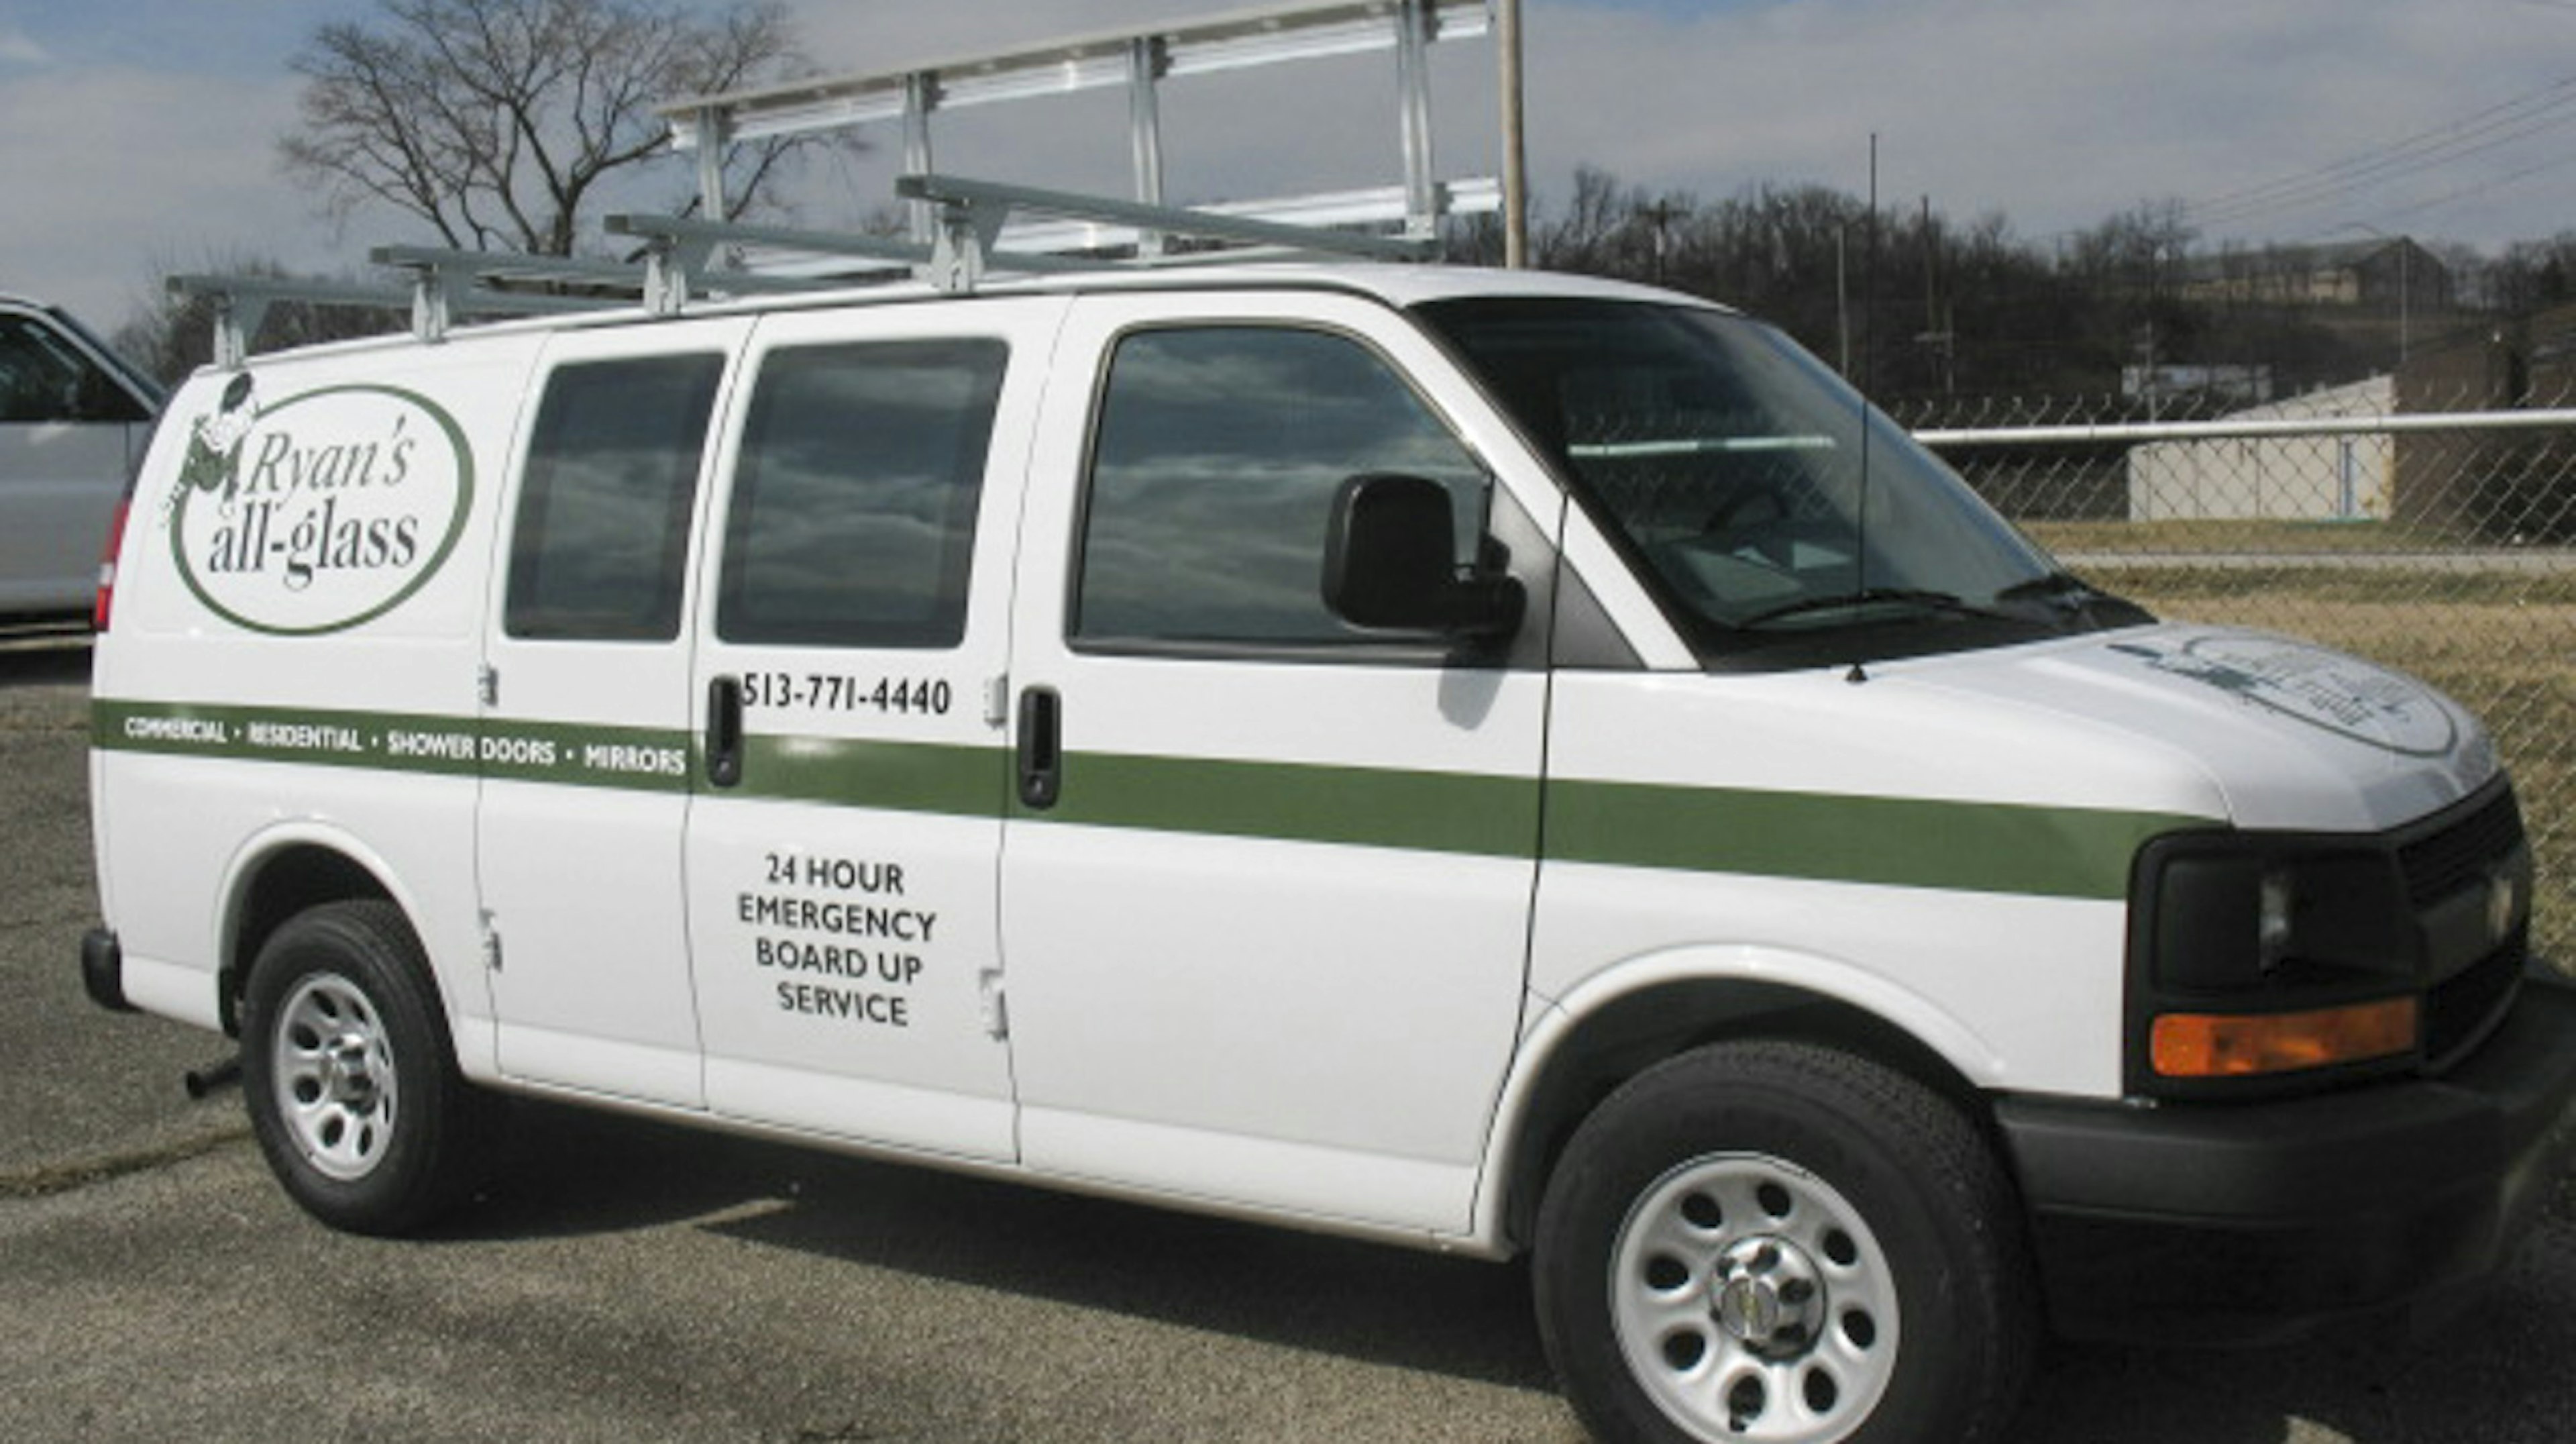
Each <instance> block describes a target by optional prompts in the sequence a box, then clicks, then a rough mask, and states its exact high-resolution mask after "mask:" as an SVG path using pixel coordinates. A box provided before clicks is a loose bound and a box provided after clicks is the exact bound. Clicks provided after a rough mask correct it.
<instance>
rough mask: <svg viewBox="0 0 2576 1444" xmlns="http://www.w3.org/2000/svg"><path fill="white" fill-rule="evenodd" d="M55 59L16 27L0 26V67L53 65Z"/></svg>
mask: <svg viewBox="0 0 2576 1444" xmlns="http://www.w3.org/2000/svg"><path fill="white" fill-rule="evenodd" d="M53 63H54V57H53V56H52V55H51V54H50V53H48V52H47V51H46V49H45V47H43V46H41V45H38V44H37V43H36V42H35V39H34V37H32V36H30V35H28V34H27V32H26V31H24V30H21V29H19V28H18V27H17V26H15V25H5V24H0V65H51V64H53Z"/></svg>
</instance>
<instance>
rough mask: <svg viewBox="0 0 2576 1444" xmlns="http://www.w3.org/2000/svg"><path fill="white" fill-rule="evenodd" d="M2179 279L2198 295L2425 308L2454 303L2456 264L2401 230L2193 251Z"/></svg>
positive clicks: (2189, 293) (2191, 295) (2187, 294)
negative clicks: (2301, 243)
mask: <svg viewBox="0 0 2576 1444" xmlns="http://www.w3.org/2000/svg"><path fill="white" fill-rule="evenodd" d="M2181 284H2182V294H2183V297H2184V298H2185V299H2186V300H2193V301H2234V302H2239V303H2247V304H2272V305H2285V306H2357V307H2370V308H2374V309H2380V310H2389V311H2395V310H2401V309H2402V310H2411V311H2420V312H2431V311H2442V310H2447V309H2449V307H2450V304H2451V268H2450V267H2448V266H2445V265H2443V264H2442V262H2441V259H2440V258H2439V257H2437V256H2435V255H2434V254H2433V253H2432V252H2431V251H2428V250H2426V249H2424V248H2423V247H2422V246H2419V245H2417V244H2415V242H2414V241H2413V240H2411V239H2409V238H2407V237H2404V236H2373V237H2371V238H2369V239H2367V240H2358V241H2337V242H2333V243H2331V244H2324V245H2309V246H2266V247H2264V248H2263V249H2261V250H2256V251H2222V252H2220V253H2219V254H2217V255H2214V256H2195V257H2193V258H2191V259H2190V260H2189V261H2187V262H2185V263H2184V266H2183V273H2182V283H2181Z"/></svg>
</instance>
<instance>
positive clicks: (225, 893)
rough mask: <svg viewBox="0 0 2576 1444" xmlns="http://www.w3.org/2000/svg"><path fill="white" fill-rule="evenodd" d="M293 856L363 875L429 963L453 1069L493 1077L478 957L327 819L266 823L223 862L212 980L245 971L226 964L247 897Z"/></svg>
mask: <svg viewBox="0 0 2576 1444" xmlns="http://www.w3.org/2000/svg"><path fill="white" fill-rule="evenodd" d="M296 848H310V849H314V850H316V851H319V852H323V853H327V854H330V855H332V856H334V857H337V858H339V859H340V860H341V861H343V862H346V863H347V864H349V865H350V866H352V867H354V868H356V869H358V870H359V871H360V872H363V873H365V874H366V875H367V877H368V879H369V880H370V881H372V882H373V883H374V884H375V886H376V888H377V889H378V890H379V891H381V892H382V893H383V894H384V895H385V896H386V897H387V898H389V899H391V900H392V902H393V904H394V906H396V907H398V908H400V909H402V912H403V916H404V917H406V918H409V919H410V920H411V924H412V927H413V929H414V930H415V931H416V932H417V933H418V934H419V936H420V941H421V947H422V949H423V950H424V951H425V952H426V953H427V954H428V955H429V966H430V975H431V976H430V985H431V986H432V987H433V988H434V989H436V990H437V993H438V998H439V1006H440V1008H441V1009H442V1010H443V1011H444V1012H445V1013H446V1015H447V1030H448V1036H449V1038H450V1039H451V1040H452V1042H453V1043H454V1046H455V1048H456V1053H457V1066H458V1067H459V1068H460V1069H461V1070H463V1071H464V1073H465V1074H466V1076H467V1077H469V1078H477V1079H488V1078H491V1077H495V1076H498V1073H499V1067H498V1062H497V1055H496V1053H495V1050H494V1042H493V1023H492V1009H491V1006H490V1004H489V1002H488V999H487V997H486V991H485V990H486V984H485V982H484V980H483V977H482V968H481V964H480V960H479V957H478V956H477V954H475V953H474V952H473V950H472V949H471V948H470V947H469V946H464V945H462V944H460V943H459V942H458V940H457V939H456V938H454V937H450V936H442V933H441V930H440V929H438V928H436V927H434V926H432V925H431V915H430V913H429V912H428V911H427V910H426V909H425V908H424V907H423V905H422V903H421V901H420V899H419V897H418V896H417V895H416V894H415V892H414V890H413V889H412V888H411V887H410V886H409V885H408V884H407V883H405V882H404V881H402V880H401V879H402V877H403V874H402V872H401V870H400V869H397V868H395V867H393V866H392V865H391V864H390V863H388V862H387V861H386V859H385V858H384V856H383V855H382V854H381V853H379V852H378V851H377V850H376V849H375V848H374V847H372V846H370V845H369V844H368V843H367V842H365V841H364V840H363V839H361V838H360V837H358V836H357V835H356V834H355V833H353V832H351V831H349V830H348V829H347V828H345V827H343V826H341V825H339V824H337V823H335V822H332V821H330V820H329V819H327V818H321V817H291V818H284V819H280V820H278V821H276V822H273V823H270V824H268V825H267V826H264V827H261V828H260V829H258V830H257V831H255V832H253V833H251V834H250V835H248V836H247V837H244V838H243V839H242V840H241V842H240V843H239V845H237V846H236V847H235V848H234V849H233V852H232V855H231V856H230V857H228V858H226V859H225V860H224V867H223V882H222V886H221V887H220V888H219V889H218V890H217V892H216V898H217V899H218V902H217V909H218V912H219V914H220V915H219V916H218V917H216V918H215V919H213V926H214V932H213V933H212V936H213V937H214V938H216V939H217V953H218V957H219V962H218V973H217V976H218V977H219V978H224V979H227V980H229V979H231V978H233V977H236V976H238V975H239V974H240V973H241V972H243V971H245V970H247V969H248V968H249V966H250V962H251V960H250V959H249V958H247V957H237V956H234V949H235V947H236V940H237V939H238V937H239V936H240V929H241V927H242V926H243V924H244V923H245V922H246V921H247V920H248V918H247V914H248V910H249V907H250V899H251V893H252V889H253V888H254V886H255V885H256V884H257V882H258V880H259V879H260V877H261V876H262V874H263V872H264V871H265V870H266V869H267V867H268V866H269V865H270V864H271V863H272V862H274V861H275V860H276V859H277V858H278V856H279V855H280V854H282V853H285V852H288V851H290V850H292V849H296ZM449 931H450V932H452V931H453V930H449ZM442 944H444V946H442ZM220 987H221V991H222V993H223V995H224V1003H223V1006H224V1009H225V1014H226V1018H225V1021H226V1023H227V1025H228V1030H229V1025H230V1023H231V1017H230V1014H231V1008H232V1003H231V993H232V987H231V985H230V983H229V981H227V982H226V983H224V984H222V985H220ZM477 1004H480V1005H481V1006H480V1007H479V1008H478V1007H477V1006H476V1005H477Z"/></svg>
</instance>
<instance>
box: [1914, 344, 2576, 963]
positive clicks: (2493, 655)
mask: <svg viewBox="0 0 2576 1444" xmlns="http://www.w3.org/2000/svg"><path fill="white" fill-rule="evenodd" d="M2516 381H2517V384H2516V385H2515V386H2513V387H2512V389H2511V391H2510V392H2509V393H2508V394H2509V395H2510V398H2511V402H2512V404H2510V405H2500V404H2498V388H2496V387H2494V386H2491V385H2484V384H2476V383H2470V384H2458V385H2453V386H2449V387H2445V388H2434V387H2429V386H2422V385H2415V386H2404V387H2401V386H2399V385H2397V384H2394V383H2392V382H2391V381H2390V380H2389V379H2388V378H2380V379H2378V380H2376V381H2372V382H2364V383H2360V384H2358V385H2355V386H2350V387H2344V388H2340V389H2337V390H2333V391H2325V392H2319V393H2315V394H2313V395H2309V396H2303V397H2299V398H2296V399H2293V400H2288V401H2283V402H2279V403H2274V404H2264V405H2256V406H2246V405H2244V404H2243V402H2242V400H2241V399H2239V400H2237V401H2234V402H2231V401H2230V400H2229V399H2228V398H2225V397H2221V396H2212V395H2207V394H2200V395H2193V396H2165V397H2159V398H2156V399H2155V400H2154V401H2153V402H2142V401H2140V400H2137V399H2118V400H2105V401H2098V402H2088V401H2084V400H2080V399H2070V398H2046V399H2031V400H2018V399H2017V400H1992V399H1983V400H1976V401H1937V400H1936V401H1932V402H1926V403H1917V404H1914V405H1911V406H1899V407H1896V408H1892V409H1893V410H1895V412H1896V416H1897V420H1899V421H1900V422H1901V423H1903V424H1905V425H1906V426H1907V427H1908V428H1909V429H1911V430H1913V431H1914V432H1915V433H1916V434H1917V435H1918V436H1919V437H1921V438H1923V439H1924V440H1925V441H1926V442H1928V443H1930V444H1931V445H1932V446H1933V448H1934V449H1935V450H1936V451H1938V452H1940V453H1941V454H1942V456H1943V457H1944V458H1945V459H1947V460H1948V461H1949V462H1950V463H1951V465H1953V466H1954V467H1956V468H1958V469H1959V471H1960V472H1961V473H1962V474H1963V475H1965V476H1966V477H1967V478H1968V480H1969V481H1970V483H1971V484H1973V485H1974V486H1975V487H1976V488H1977V489H1978V491H1979V492H1981V493H1982V494H1983V495H1984V496H1985V497H1986V499H1987V500H1988V501H1990V502H1992V503H1993V504H1995V505H1996V506H1997V507H1999V508H2000V509H2001V510H2002V511H2003V512H2004V514H2005V515H2007V516H2009V517H2012V518H2013V519H2014V520H2015V521H2016V522H2017V523H2019V524H2020V525H2021V526H2022V527H2023V528H2024V529H2025V530H2026V531H2028V532H2029V533H2030V534H2031V535H2032V536H2034V537H2036V538H2037V539H2038V540H2039V541H2041V542H2042V543H2043V544H2045V545H2046V546H2047V547H2048V548H2049V549H2050V550H2051V551H2053V552H2055V553H2056V554H2057V556H2058V557H2059V558H2060V559H2061V560H2062V561H2064V562H2065V563H2066V565H2067V566H2068V567H2069V568H2070V569H2071V570H2073V571H2075V572H2077V573H2078V574H2080V575H2082V576H2084V577H2085V578H2086V579H2087V580H2089V581H2091V582H2093V583H2094V584H2096V585H2098V586H2101V587H2104V588H2106V589H2108V590H2110V591H2113V592H2116V593H2118V594H2120V595H2122V596H2126V597H2129V598H2132V599H2134V600H2136V601H2138V602H2140V603H2142V604H2144V605H2145V606H2147V607H2148V608H2149V609H2151V610H2153V611H2154V612H2155V613H2156V614H2157V615H2159V616H2162V617H2168V618H2173V619H2178V620H2185V621H2192V622H2205V623H2212V624H2219V625H2228V626H2243V627H2258V628H2263V629H2266V630H2271V631H2279V632H2286V633H2290V634H2292V635H2296V636H2300V637H2305V638H2308V639H2310V640H2313V641H2318V642H2322V643H2325V644H2327V645H2329V646H2333V647H2337V648H2340V649H2342V650H2344V651H2347V652H2351V653H2353V654H2355V655H2358V656H2362V657H2367V658H2369V659H2371V660H2373V661H2377V662H2382V663H2385V664H2387V665H2389V666H2392V667H2396V668H2399V669H2401V670H2403V671H2406V672H2408V673H2411V674H2413V675H2414V676H2416V677H2419V678H2422V679H2424V680H2425V681H2428V682H2430V683H2432V684H2433V685H2435V686H2437V687H2440V688H2441V689H2442V690H2444V691H2445V692H2447V693H2449V694H2450V695H2451V696H2453V697H2455V698H2457V699H2458V700H2459V701H2460V702H2462V703H2463V704H2464V705H2466V706H2468V707H2469V708H2470V709H2471V710H2473V711H2475V712H2476V713H2477V714H2478V715H2479V716H2481V717H2483V718H2484V719H2485V720H2486V723H2487V725H2488V726H2489V727H2490V728H2491V729H2493V731H2494V733H2495V735H2496V739H2497V742H2498V744H2499V746H2500V748H2501V751H2502V753H2503V756H2504V760H2505V763H2506V765H2507V766H2508V767H2509V768H2510V769H2511V770H2512V772H2513V774H2514V781H2515V786H2516V788H2517V790H2518V791H2519V792H2520V794H2521V800H2522V809H2523V815H2524V819H2525V824H2526V827H2527V828H2528V831H2529V833H2530V836H2531V840H2532V847H2533V850H2534V852H2535V854H2536V856H2537V858H2538V862H2539V868H2540V886H2539V894H2538V899H2537V912H2536V915H2535V919H2534V930H2535V934H2534V943H2535V946H2537V947H2538V948H2539V949H2541V951H2542V953H2543V955H2545V956H2548V957H2551V958H2553V959H2555V960H2557V961H2559V962H2560V963H2562V964H2571V963H2576V410H2571V409H2569V408H2570V407H2576V395H2554V394H2552V395H2535V394H2534V393H2533V391H2532V389H2531V388H2530V387H2529V386H2528V384H2527V379H2526V378H2516ZM2428 393H2430V394H2428Z"/></svg>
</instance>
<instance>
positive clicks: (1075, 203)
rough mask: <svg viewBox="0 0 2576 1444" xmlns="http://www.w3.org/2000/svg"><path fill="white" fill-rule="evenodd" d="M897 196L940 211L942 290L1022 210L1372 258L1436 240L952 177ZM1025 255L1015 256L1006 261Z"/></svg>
mask: <svg viewBox="0 0 2576 1444" xmlns="http://www.w3.org/2000/svg"><path fill="white" fill-rule="evenodd" d="M894 188H895V194H897V195H899V196H902V197H904V198H905V199H907V200H921V201H929V202H932V203H933V204H935V205H937V206H939V207H940V209H941V218H942V220H941V228H940V242H939V245H940V255H939V257H938V259H936V260H934V262H933V263H932V270H933V274H932V280H933V281H934V282H936V283H937V284H939V285H940V286H941V287H942V288H943V289H947V290H961V289H972V288H973V286H974V284H975V282H976V280H977V279H979V278H980V276H981V274H982V271H983V269H984V267H985V266H986V265H987V264H988V263H990V262H992V261H993V260H994V255H993V251H994V242H995V241H996V240H998V239H999V237H1000V235H1001V230H1002V226H1003V224H1004V223H1005V222H1006V221H1007V220H1008V218H1009V216H1010V214H1011V212H1013V211H1015V210H1020V211H1031V212H1035V213H1036V214H1039V215H1048V216H1060V217H1064V218H1067V219H1071V220H1087V221H1107V222H1110V223H1112V224H1117V225H1125V226H1132V227H1135V228H1136V229H1138V230H1140V231H1153V232H1158V233H1160V234H1162V235H1166V236H1170V235H1183V236H1199V237H1203V238H1206V239H1209V240H1218V241H1233V242H1237V243H1240V244H1245V245H1255V246H1272V247H1277V248H1279V249H1281V250H1286V251H1294V252H1307V253H1320V254H1324V255H1341V256H1356V257H1361V258H1365V259H1371V260H1415V259H1418V258H1420V257H1422V256H1424V255H1426V254H1428V253H1429V251H1430V249H1431V246H1432V241H1431V238H1429V237H1427V236H1425V237H1411V236H1376V235H1364V234H1361V233H1358V232H1354V231H1331V230H1324V229H1321V228H1318V227H1314V226H1301V225H1292V224H1289V223H1287V222H1283V221H1271V220H1262V219H1259V218H1257V217H1253V216H1241V215H1219V214H1214V213H1211V212H1208V211H1199V210H1189V209H1185V208H1182V207H1177V206H1149V205H1144V204H1141V203H1139V202H1136V201H1122V200H1119V199H1116V198H1115V197H1111V196H1086V195H1076V194H1073V193H1071V192H1069V191H1055V190H1045V189H1041V188H1039V187H1036V186H1022V185H1010V184H1006V183H1004V182H1001V181H987V180H973V179H969V178H967V177H964V176H951V175H906V176H898V177H897V178H896V179H895V183H894ZM1022 259H1025V258H1022V257H1017V256H1013V257H1010V258H1009V259H1008V260H1006V261H1004V262H1002V264H1005V265H1007V264H1012V263H1015V262H1017V261H1019V260H1022Z"/></svg>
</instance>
